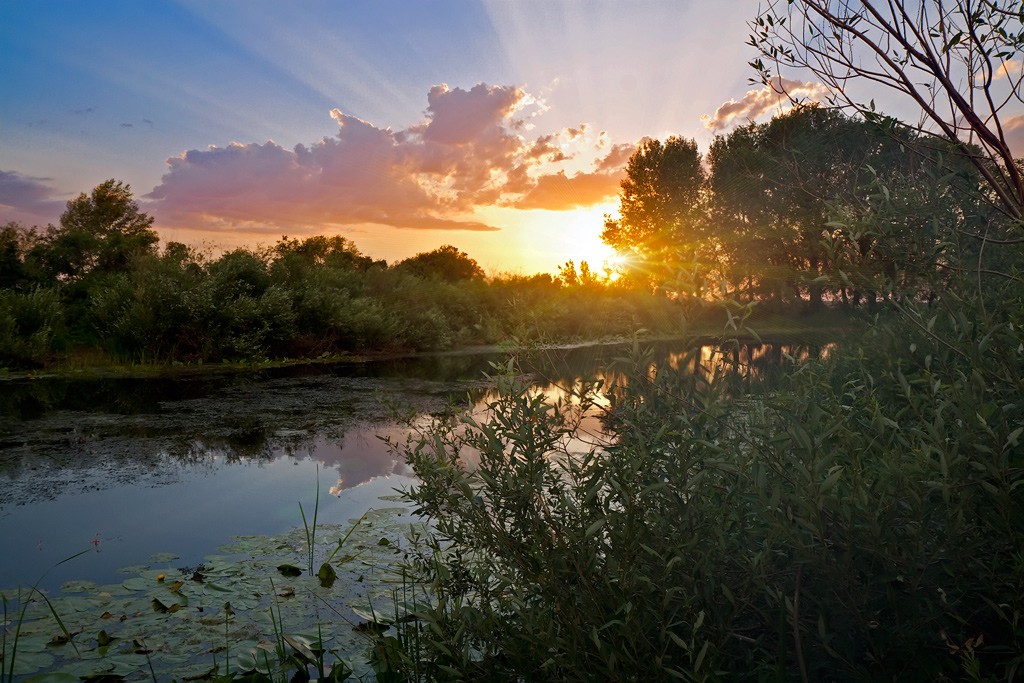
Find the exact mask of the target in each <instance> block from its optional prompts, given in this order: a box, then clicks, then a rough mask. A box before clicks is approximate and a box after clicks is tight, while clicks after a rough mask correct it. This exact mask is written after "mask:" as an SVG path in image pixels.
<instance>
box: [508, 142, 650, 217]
mask: <svg viewBox="0 0 1024 683" xmlns="http://www.w3.org/2000/svg"><path fill="white" fill-rule="evenodd" d="M634 151H636V145H634V144H630V143H622V144H617V145H613V146H612V148H611V149H610V150H609V152H608V154H606V155H605V156H604V157H603V158H600V159H598V160H597V161H595V162H594V164H593V170H592V171H582V172H579V173H577V174H575V175H572V176H569V175H567V174H566V173H565V172H564V171H558V172H556V173H551V174H547V175H541V176H539V177H537V178H536V179H535V181H534V183H533V185H532V187H531V188H530V189H529V190H528V191H526V192H525V194H523V195H522V196H521V197H519V198H518V199H516V200H515V201H513V202H511V205H512V206H514V207H515V208H519V209H547V210H549V211H568V210H571V209H578V208H582V207H585V206H593V205H594V204H601V203H603V202H607V201H609V200H611V199H613V198H615V197H616V196H617V195H618V194H619V188H620V185H621V183H622V179H623V178H624V177H625V175H626V171H625V168H626V163H627V162H628V161H629V158H630V157H631V156H632V155H633V152H634Z"/></svg>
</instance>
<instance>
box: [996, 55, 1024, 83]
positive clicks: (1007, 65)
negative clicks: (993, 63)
mask: <svg viewBox="0 0 1024 683" xmlns="http://www.w3.org/2000/svg"><path fill="white" fill-rule="evenodd" d="M992 76H993V78H995V79H996V80H999V79H1002V78H1011V77H1012V78H1020V76H1021V62H1020V60H1017V59H1006V60H1003V61H1002V62H1001V63H1000V64H999V68H998V69H996V70H995V73H994V74H992Z"/></svg>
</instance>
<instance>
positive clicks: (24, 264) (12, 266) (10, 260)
mask: <svg viewBox="0 0 1024 683" xmlns="http://www.w3.org/2000/svg"><path fill="white" fill-rule="evenodd" d="M38 242H39V234H38V233H37V232H36V231H35V230H33V229H30V228H26V227H24V226H23V225H21V224H19V223H16V222H14V221H11V222H10V223H7V224H6V225H4V226H2V227H0V289H26V288H28V287H29V286H31V285H32V284H34V283H35V281H36V280H37V277H36V276H37V275H38V273H37V272H35V271H36V270H37V269H36V268H35V267H34V265H35V264H34V263H33V262H32V259H31V257H30V254H32V252H33V250H34V249H35V246H36V244H37V243H38Z"/></svg>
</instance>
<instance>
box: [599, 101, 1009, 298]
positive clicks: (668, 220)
mask: <svg viewBox="0 0 1024 683" xmlns="http://www.w3.org/2000/svg"><path fill="white" fill-rule="evenodd" d="M991 195H992V191H991V190H990V189H988V188H986V187H985V180H984V177H983V175H982V174H981V173H980V172H979V171H978V168H977V167H976V165H975V164H974V163H973V160H972V159H971V158H969V157H968V156H967V155H966V154H964V153H963V151H962V150H960V149H958V148H957V147H956V146H955V145H954V144H952V143H950V142H947V141H943V140H941V139H939V138H935V137H933V136H925V135H922V134H921V133H919V132H917V131H915V130H913V129H911V128H910V127H908V126H905V125H903V124H900V123H899V122H897V121H896V120H894V119H891V118H887V117H884V116H881V115H876V116H851V115H847V114H845V113H843V112H842V111H840V110H837V109H829V108H825V107H820V106H816V105H811V106H798V107H796V108H794V109H793V110H791V111H790V112H789V113H786V114H783V115H780V116H776V117H775V118H773V119H772V120H770V121H768V122H766V123H750V124H748V125H746V126H742V127H740V128H737V129H736V130H735V131H733V132H732V133H730V134H728V135H724V136H723V135H720V136H718V137H716V138H715V140H714V142H713V143H712V145H711V148H710V150H709V151H708V153H707V155H701V153H700V152H699V151H698V149H697V145H696V143H695V142H694V141H693V140H690V139H686V138H682V137H670V138H668V139H667V140H665V141H661V140H653V139H648V140H645V141H644V142H643V143H642V144H641V145H640V147H639V148H638V149H637V151H636V153H635V154H634V155H633V157H632V158H631V159H630V161H629V164H628V166H627V177H626V179H625V180H624V181H623V183H622V192H621V194H620V216H618V217H611V216H606V220H605V226H604V232H603V234H602V237H603V239H604V240H605V241H606V242H607V243H608V244H609V245H611V246H612V247H614V248H615V249H616V250H618V251H619V252H620V253H622V254H625V255H628V257H629V259H628V261H627V263H628V276H629V277H630V278H632V279H633V280H634V281H635V282H638V283H639V282H642V283H646V284H647V285H648V286H650V287H652V288H661V289H663V290H665V291H670V292H673V293H674V294H675V295H677V296H681V297H695V298H698V299H704V298H707V297H708V296H725V297H731V298H735V299H737V300H740V301H747V302H751V301H757V302H760V303H761V304H763V305H774V306H789V307H791V306H792V305H794V304H796V305H801V306H806V307H809V308H811V309H817V308H821V307H822V305H823V304H824V303H832V304H836V305H843V306H847V307H850V308H856V307H867V308H871V309H874V308H875V307H876V306H877V304H879V303H880V302H882V301H885V300H890V299H894V298H895V299H900V298H902V297H911V298H918V299H920V298H924V299H934V297H935V296H937V295H938V294H939V292H941V291H942V290H943V289H944V288H946V287H947V286H948V285H949V283H950V282H951V281H952V279H953V278H954V277H955V276H956V273H955V271H956V270H957V269H958V268H961V267H962V266H963V264H965V263H970V262H972V261H973V263H974V265H975V266H976V267H982V268H984V269H987V270H993V269H995V270H999V269H1005V268H1007V267H1008V260H1010V259H1012V257H1013V253H1012V252H1008V251H1006V250H1003V249H1001V248H1000V246H999V245H998V244H995V242H997V241H998V240H999V239H1000V238H1005V237H1007V236H1009V234H1010V231H1011V230H1012V227H1011V226H1012V222H1011V221H1010V220H1008V219H1007V217H1006V216H1005V215H1004V214H1003V213H1002V212H1001V211H1000V209H999V207H998V206H997V205H996V202H995V201H994V199H993V197H992V196H991ZM983 235H984V236H985V238H986V239H987V240H988V243H989V244H988V247H987V249H988V253H986V254H984V259H983V260H982V261H981V265H979V261H978V260H979V258H981V256H982V255H981V237H982V236H983Z"/></svg>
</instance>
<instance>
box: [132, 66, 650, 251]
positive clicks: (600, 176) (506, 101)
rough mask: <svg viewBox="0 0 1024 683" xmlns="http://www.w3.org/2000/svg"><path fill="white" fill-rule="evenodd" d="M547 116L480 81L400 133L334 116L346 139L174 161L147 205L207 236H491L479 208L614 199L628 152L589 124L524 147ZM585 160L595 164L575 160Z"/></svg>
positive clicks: (435, 93)
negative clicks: (353, 229) (365, 230)
mask: <svg viewBox="0 0 1024 683" xmlns="http://www.w3.org/2000/svg"><path fill="white" fill-rule="evenodd" d="M542 110H543V103H542V102H539V101H538V100H536V99H535V98H533V97H532V96H530V95H529V94H528V93H527V92H525V91H524V90H522V89H521V88H517V87H513V86H491V85H486V84H482V83H481V84H478V85H476V86H474V87H472V88H470V89H468V90H463V89H461V88H451V87H449V86H447V85H437V86H434V87H433V88H431V89H430V92H429V93H428V94H427V108H426V110H425V112H424V119H423V120H422V121H420V122H418V123H416V124H414V125H411V126H409V127H408V128H405V129H402V130H398V131H395V130H392V129H390V128H381V127H378V126H376V125H374V124H373V123H370V122H368V121H363V120H361V119H359V118H357V117H355V116H351V115H349V114H345V113H343V112H342V111H340V110H338V109H334V110H332V111H331V112H330V115H331V117H332V118H333V119H334V120H335V122H336V123H337V124H338V132H337V133H336V134H335V135H333V136H330V137H324V138H323V139H321V140H320V141H318V142H316V143H313V144H309V145H302V144H300V145H297V146H295V147H294V148H292V149H287V148H285V147H283V146H281V145H279V144H277V143H275V142H273V141H268V142H265V143H263V144H258V143H249V144H241V143H231V144H229V145H227V146H225V147H217V146H210V147H209V148H207V149H205V150H189V151H186V152H183V153H182V154H180V155H179V156H176V157H172V158H170V159H168V160H167V166H168V170H167V173H166V174H165V175H164V176H163V178H162V180H161V182H160V184H159V185H158V186H157V187H155V188H154V189H153V190H152V192H150V193H149V194H148V195H146V199H147V200H148V205H147V207H146V208H147V210H150V211H152V212H153V213H154V214H155V215H156V216H157V218H158V221H159V225H162V226H165V227H175V228H186V227H192V228H197V229H204V230H209V229H211V228H213V229H216V228H234V229H240V228H241V229H245V230H247V231H250V232H260V231H263V232H268V233H275V232H280V231H282V230H287V231H289V232H291V233H301V232H318V231H321V230H322V229H323V228H324V226H328V225H334V226H345V225H360V224H381V225H388V226H392V227H397V228H414V229H415V228H419V229H447V230H495V229H498V228H496V227H495V226H490V225H486V224H483V223H481V222H479V221H477V220H474V219H473V218H472V213H473V211H474V209H476V208H478V207H483V206H489V205H503V206H523V207H526V206H529V207H530V208H551V209H568V208H573V207H576V206H585V205H587V204H588V203H595V202H598V201H603V200H606V199H607V198H608V197H609V195H611V196H614V195H615V194H616V193H617V191H618V182H619V180H620V179H621V175H622V167H623V165H624V163H625V159H628V154H626V150H627V148H630V149H631V146H628V145H627V146H622V145H614V146H612V148H611V150H610V151H608V153H606V154H604V153H603V151H602V149H601V147H602V146H604V145H606V141H605V140H604V138H603V137H599V138H598V140H597V141H594V140H592V139H591V134H590V132H589V129H588V128H587V127H586V126H585V125H581V126H578V127H575V128H566V129H564V130H561V131H557V132H555V133H552V134H548V135H543V136H538V137H536V138H535V139H528V138H527V137H525V130H526V125H525V123H524V122H525V121H526V120H527V119H528V118H531V117H532V116H534V115H535V114H537V112H539V111H542ZM584 153H587V154H589V155H590V157H591V159H590V161H589V162H587V161H586V160H582V161H581V160H580V159H578V158H577V157H578V156H579V155H580V154H584ZM602 154H603V156H602ZM624 154H625V158H624V157H623V155H624ZM570 161H573V162H574V163H576V165H577V168H576V169H575V172H574V173H572V174H571V175H567V171H566V168H565V164H566V163H567V162H570ZM588 163H589V164H590V167H588V165H587V164H588Z"/></svg>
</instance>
